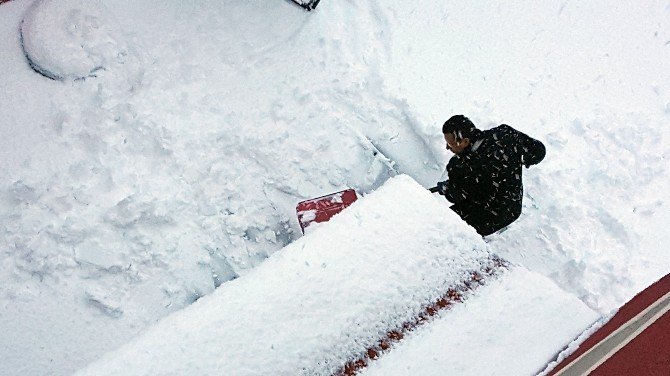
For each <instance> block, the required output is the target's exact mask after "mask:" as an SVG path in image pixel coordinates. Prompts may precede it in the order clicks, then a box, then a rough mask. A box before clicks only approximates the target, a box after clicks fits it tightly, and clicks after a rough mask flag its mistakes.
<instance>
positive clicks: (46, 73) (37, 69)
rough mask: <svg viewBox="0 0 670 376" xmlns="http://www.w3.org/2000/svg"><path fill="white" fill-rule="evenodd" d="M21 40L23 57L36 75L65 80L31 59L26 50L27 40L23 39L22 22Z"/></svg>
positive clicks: (20, 28) (21, 27)
mask: <svg viewBox="0 0 670 376" xmlns="http://www.w3.org/2000/svg"><path fill="white" fill-rule="evenodd" d="M19 39H20V41H21V49H22V50H23V56H25V57H26V60H28V65H29V66H30V69H32V70H33V71H35V72H36V73H39V74H40V75H42V76H44V77H46V78H48V79H51V80H54V81H59V80H62V79H63V77H61V76H60V75H58V74H56V73H54V72H51V71H50V70H48V69H46V68H44V67H42V66H40V65H39V64H37V63H35V61H34V60H33V59H32V58H31V57H30V54H29V53H28V51H27V50H26V45H25V40H24V37H23V21H22V22H21V26H20V27H19Z"/></svg>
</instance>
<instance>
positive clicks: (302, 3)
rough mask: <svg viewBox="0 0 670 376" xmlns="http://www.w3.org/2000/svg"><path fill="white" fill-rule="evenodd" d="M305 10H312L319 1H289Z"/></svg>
mask: <svg viewBox="0 0 670 376" xmlns="http://www.w3.org/2000/svg"><path fill="white" fill-rule="evenodd" d="M291 1H293V2H294V3H296V4H298V5H299V6H301V7H302V8H304V9H306V10H313V9H314V8H316V6H317V5H319V2H320V1H321V0H291Z"/></svg>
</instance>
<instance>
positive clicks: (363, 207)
mask: <svg viewBox="0 0 670 376" xmlns="http://www.w3.org/2000/svg"><path fill="white" fill-rule="evenodd" d="M313 227H315V229H313V230H312V231H309V232H308V235H307V236H306V237H303V238H301V239H300V240H298V241H296V242H294V243H292V244H291V245H289V246H287V247H286V248H284V249H283V250H282V251H280V252H278V253H276V254H275V255H273V257H271V258H270V259H268V261H267V262H265V263H263V264H262V265H261V266H259V267H258V268H257V269H255V270H254V271H252V272H250V273H249V274H248V275H245V276H243V277H241V278H239V279H237V280H235V281H231V282H229V283H227V284H225V285H223V286H221V287H220V288H219V289H217V290H216V291H215V292H214V293H213V294H211V295H209V296H206V297H203V298H202V299H200V300H199V301H197V302H196V303H194V304H193V305H191V306H189V307H188V308H185V309H184V310H182V311H180V312H177V313H175V314H173V315H171V316H169V317H167V318H166V319H164V320H163V321H161V322H159V323H158V324H157V325H156V326H154V327H152V328H151V329H150V330H148V331H147V332H146V333H144V334H143V335H141V336H139V337H138V338H136V339H134V340H133V341H131V342H130V343H128V344H127V345H125V346H124V347H122V348H121V349H119V350H117V351H115V352H113V353H111V354H108V355H106V356H104V357H103V358H102V359H101V360H100V361H98V362H95V363H93V364H91V365H90V366H88V367H87V368H86V369H84V370H83V371H81V372H80V373H79V374H80V375H119V374H124V375H134V374H137V375H140V374H142V375H144V374H152V375H161V374H184V375H185V374H224V375H270V374H272V375H297V374H309V375H313V374H331V373H333V372H335V371H337V370H338V369H339V368H340V367H341V366H342V365H344V363H346V362H347V361H348V360H350V359H353V358H356V357H357V356H358V355H359V354H360V353H361V352H364V351H365V350H366V349H367V348H368V347H370V346H372V345H374V344H375V343H376V342H377V341H378V340H379V339H380V338H381V337H383V336H384V335H385V334H386V333H387V331H388V330H390V329H395V328H397V327H399V326H401V325H402V324H403V323H404V322H407V321H410V320H411V319H412V318H413V317H415V316H417V315H418V314H419V312H420V311H421V308H422V306H423V305H425V304H426V303H429V302H432V301H435V300H436V299H437V298H438V297H440V296H441V295H442V294H444V293H445V292H446V291H447V290H448V288H449V287H450V286H454V285H457V284H459V283H460V281H462V280H465V279H467V278H468V272H467V271H468V270H478V269H479V268H480V267H481V265H480V264H481V263H482V262H483V260H486V259H487V258H488V257H489V256H490V255H489V253H488V252H487V245H486V243H484V242H483V241H482V239H481V238H480V237H479V236H478V235H477V234H476V233H475V232H474V230H472V229H471V228H469V227H468V226H467V225H464V224H463V223H462V221H461V220H460V219H459V218H458V216H456V215H455V214H454V213H452V212H451V211H450V210H448V209H447V208H446V204H444V201H443V200H442V199H441V197H437V196H433V195H431V194H430V193H429V192H427V191H426V190H425V189H424V188H423V187H421V186H420V185H418V184H417V183H416V182H414V181H413V180H412V179H410V178H408V177H406V176H399V177H396V178H393V179H391V180H390V181H389V182H388V183H386V184H385V185H384V186H383V187H381V188H380V189H379V190H377V191H375V192H374V193H372V194H370V195H368V196H366V197H364V198H362V199H361V200H359V201H357V202H356V203H354V204H353V205H352V206H351V207H350V208H348V209H347V210H345V211H344V212H342V213H341V214H339V215H338V216H336V217H334V218H333V219H332V220H331V221H330V222H328V223H326V224H321V225H315V226H313ZM310 229H312V227H310Z"/></svg>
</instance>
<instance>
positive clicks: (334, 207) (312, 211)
mask: <svg viewBox="0 0 670 376" xmlns="http://www.w3.org/2000/svg"><path fill="white" fill-rule="evenodd" d="M356 199H358V196H357V195H356V191H354V190H353V189H346V190H344V191H340V192H336V193H332V194H329V195H326V196H322V197H317V198H313V199H310V200H305V201H301V202H299V203H298V206H297V207H296V208H295V211H296V212H297V213H298V222H300V229H301V230H302V233H303V234H304V233H305V228H307V226H309V225H310V224H312V223H313V222H316V223H321V222H327V221H328V220H329V219H330V218H331V217H332V216H334V215H335V214H337V213H339V212H341V211H342V210H344V208H346V207H347V206H349V205H351V204H352V203H353V202H354V201H356Z"/></svg>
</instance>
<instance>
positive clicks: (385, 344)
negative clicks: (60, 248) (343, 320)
mask: <svg viewBox="0 0 670 376" xmlns="http://www.w3.org/2000/svg"><path fill="white" fill-rule="evenodd" d="M507 265H508V264H507V261H505V260H503V259H500V258H497V257H493V258H491V259H489V260H488V262H487V263H486V264H485V265H483V266H482V269H481V270H480V271H473V272H471V273H470V277H469V278H468V280H466V281H464V282H463V283H462V284H461V285H460V286H454V287H453V288H450V289H449V290H448V291H447V292H446V293H445V294H444V295H442V297H440V299H438V300H437V301H436V302H434V303H432V304H428V305H426V306H425V307H424V309H423V310H422V311H421V313H420V314H419V315H418V316H417V317H416V318H415V319H413V320H411V321H408V322H406V323H404V324H403V325H402V326H401V327H400V328H397V329H395V330H391V331H389V332H388V333H387V334H386V336H384V338H382V339H380V340H379V342H377V344H376V345H375V346H372V347H370V348H368V349H367V350H365V351H364V352H363V353H362V354H361V355H360V356H359V357H358V358H357V359H355V360H352V361H350V362H348V363H347V364H345V365H344V366H343V367H342V369H340V370H339V371H338V372H336V373H335V374H334V375H336V376H353V375H356V374H357V373H358V372H360V371H361V370H362V369H363V368H365V367H367V365H368V364H369V363H370V362H371V361H373V360H376V359H377V358H379V356H380V355H381V354H382V353H383V352H385V351H387V350H388V349H389V348H390V347H391V345H393V344H394V343H396V342H400V341H401V340H402V339H403V338H404V337H405V335H407V333H408V332H410V331H411V330H413V329H414V328H416V327H418V326H419V325H423V324H425V323H427V322H430V321H431V320H432V318H433V317H434V316H435V315H436V314H437V313H438V312H440V311H442V310H445V309H448V308H449V307H451V306H452V305H454V304H457V303H460V302H462V301H463V300H464V298H465V296H466V295H467V294H469V293H471V292H472V291H473V290H474V289H476V288H477V287H479V286H481V285H484V284H485V281H486V280H487V279H489V278H491V277H495V276H497V275H499V274H500V272H501V271H502V270H503V269H505V268H507Z"/></svg>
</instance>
